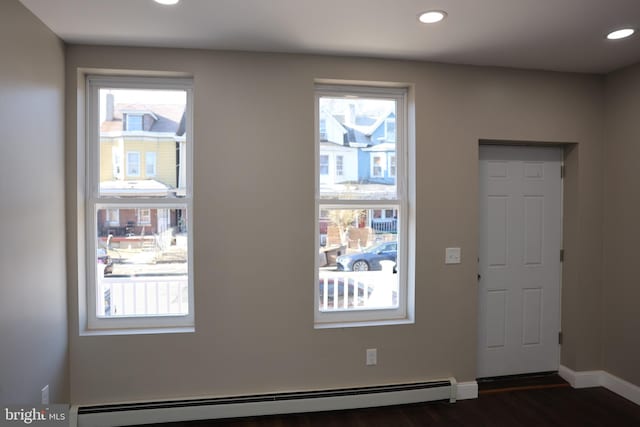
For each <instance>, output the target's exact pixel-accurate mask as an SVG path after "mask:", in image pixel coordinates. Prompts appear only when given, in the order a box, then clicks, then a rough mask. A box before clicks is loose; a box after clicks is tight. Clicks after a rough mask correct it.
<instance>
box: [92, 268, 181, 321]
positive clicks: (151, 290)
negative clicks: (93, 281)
mask: <svg viewBox="0 0 640 427" xmlns="http://www.w3.org/2000/svg"><path fill="white" fill-rule="evenodd" d="M188 286H189V285H188V280H187V276H153V277H107V278H104V279H101V280H100V283H99V286H98V291H99V293H98V295H100V298H98V301H97V303H98V316H100V317H102V316H105V317H127V316H162V315H180V314H188V312H189V291H188Z"/></svg>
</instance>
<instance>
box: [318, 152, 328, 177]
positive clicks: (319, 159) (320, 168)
mask: <svg viewBox="0 0 640 427" xmlns="http://www.w3.org/2000/svg"><path fill="white" fill-rule="evenodd" d="M323 158H326V159H327V162H326V164H325V165H324V166H326V168H327V171H326V172H325V173H322V172H321V173H322V176H328V175H329V171H330V170H331V166H330V165H331V156H329V155H328V154H321V155H320V157H318V170H319V171H321V170H322V166H323V165H322V164H321V163H320V162H321V161H322V159H323Z"/></svg>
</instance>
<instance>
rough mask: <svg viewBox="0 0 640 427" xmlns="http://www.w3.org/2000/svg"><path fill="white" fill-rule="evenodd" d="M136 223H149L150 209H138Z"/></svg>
mask: <svg viewBox="0 0 640 427" xmlns="http://www.w3.org/2000/svg"><path fill="white" fill-rule="evenodd" d="M138 224H140V225H149V224H151V209H138Z"/></svg>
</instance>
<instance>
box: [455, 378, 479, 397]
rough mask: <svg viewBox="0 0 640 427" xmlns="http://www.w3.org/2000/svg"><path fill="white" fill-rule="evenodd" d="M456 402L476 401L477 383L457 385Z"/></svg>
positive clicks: (469, 382)
mask: <svg viewBox="0 0 640 427" xmlns="http://www.w3.org/2000/svg"><path fill="white" fill-rule="evenodd" d="M456 395H457V400H466V399H477V398H478V382H477V381H467V382H464V383H458V390H457V393H456Z"/></svg>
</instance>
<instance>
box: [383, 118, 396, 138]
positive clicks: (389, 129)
mask: <svg viewBox="0 0 640 427" xmlns="http://www.w3.org/2000/svg"><path fill="white" fill-rule="evenodd" d="M384 136H385V139H386V140H387V141H389V142H396V119H395V117H388V118H387V119H386V120H385V121H384Z"/></svg>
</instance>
